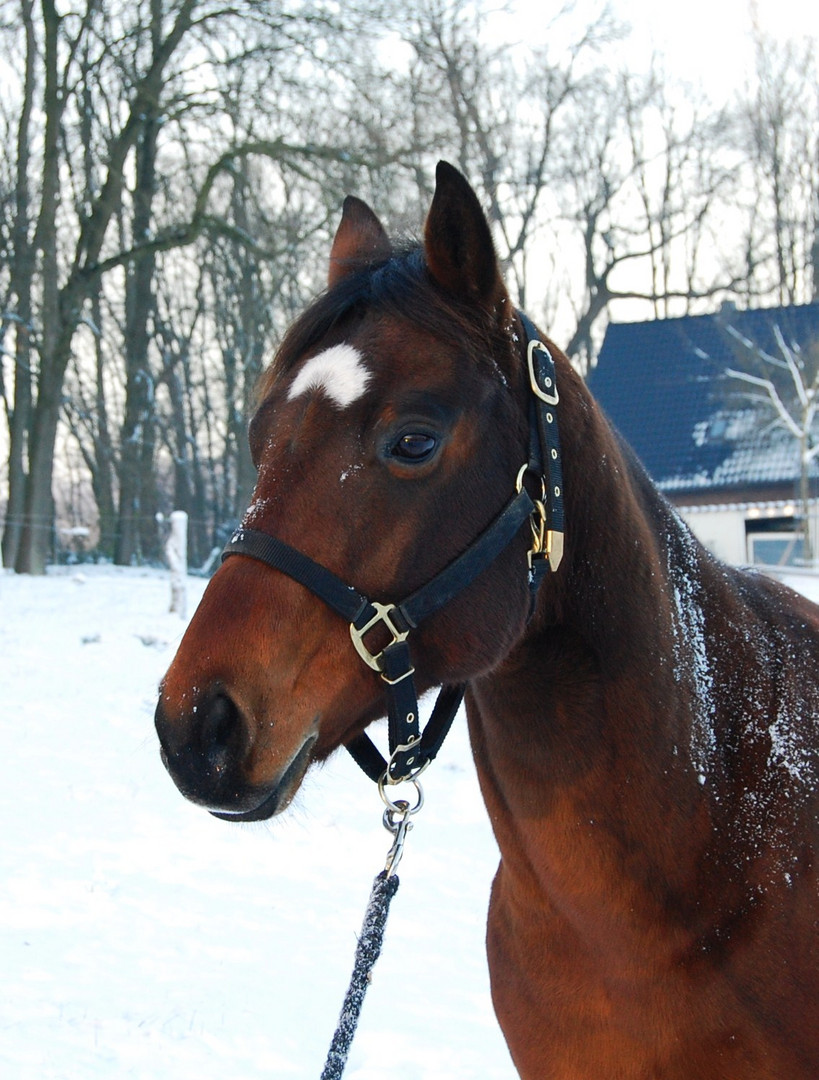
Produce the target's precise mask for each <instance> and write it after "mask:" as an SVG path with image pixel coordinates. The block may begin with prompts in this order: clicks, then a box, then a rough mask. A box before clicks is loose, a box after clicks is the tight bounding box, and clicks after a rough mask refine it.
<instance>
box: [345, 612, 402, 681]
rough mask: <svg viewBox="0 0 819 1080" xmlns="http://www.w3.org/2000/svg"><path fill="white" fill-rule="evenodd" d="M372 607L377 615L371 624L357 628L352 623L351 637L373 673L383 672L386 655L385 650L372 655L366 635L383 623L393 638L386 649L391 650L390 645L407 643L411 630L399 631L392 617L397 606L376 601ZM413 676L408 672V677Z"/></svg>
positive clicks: (356, 649)
mask: <svg viewBox="0 0 819 1080" xmlns="http://www.w3.org/2000/svg"><path fill="white" fill-rule="evenodd" d="M371 604H372V606H373V607H374V608H375V615H373V617H372V618H371V619H370V621H369V622H367V623H365V624H364V626H362V627H361V628H359V627H357V626H356V625H355V623H350V637H351V638H352V639H353V645H355V651H356V652H357V653H358V655H359V656H360V657H361V659H362V660H363V661H364V663H365V664H367V665H368V666H369V667H371V668H372V669H373V671H378V672H379V673H380V672H381V671H382V663H381V658H382V656H383V655H384V649H382V650H381V652H379V653H371V652H370V650H369V649H368V648H367V646H366V645H365V644H364V635H365V634H367V633H369V631H370V630H372V629H374V628H375V627H376V626H378V624H379V623H383V624H384V626H385V628H386V629H387V631H388V632H389V633H390V635H391V636H392V641H390V642H389V644H388V645H385V646H384V648H385V649H387V648H389V646H390V645H395V644H396V643H397V642H399V641H406V640H407V637H408V635H409V630H399V629H398V627H397V626H396V625H395V623H394V622H393V620H392V618H391V616H392V614H393V612H394V611H395V610H396V607H395V604H379V603H378V602H377V601H376V600H372V601H371ZM409 674H412V673H411V672H407V673H406V675H409ZM406 675H402V676H401V679H403V678H406ZM401 679H395V680H393V681H394V682H400V681H401Z"/></svg>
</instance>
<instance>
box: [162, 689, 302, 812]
mask: <svg viewBox="0 0 819 1080" xmlns="http://www.w3.org/2000/svg"><path fill="white" fill-rule="evenodd" d="M154 722H155V724H156V730H157V735H158V736H159V743H160V748H161V751H160V752H161V757H162V761H163V764H164V765H165V768H166V769H167V770H168V772H169V773H170V775H171V778H172V779H173V781H174V783H175V784H176V786H177V787H178V788H179V790H180V791H181V792H182V794H183V795H184V796H185V798H187V799H189V800H190V801H191V802H194V803H197V804H198V805H200V806H204V807H205V808H206V809H207V810H209V811H210V813H211V814H213V816H214V817H218V818H222V819H223V820H225V821H264V820H266V819H267V818H270V817H273V815H274V814H278V813H281V811H282V810H284V809H285V808H286V807H287V806H288V805H289V803H290V801H291V799H292V798H293V795H294V794H295V792H296V789H297V788H298V786H299V784H300V782H301V780H302V778H303V776H304V774H305V772H306V771H307V767H308V766H309V764H310V761H311V755H312V749H313V746H314V744H315V742H316V739H317V738H318V732H317V731H315V730H312V731H310V732H308V733H307V734H306V736H305V737H304V739H303V741H302V742H301V743H300V744H299V745H298V746H297V748H296V750H295V752H294V753H293V754H292V756H291V757H290V758H289V759H288V761H287V762H286V763H285V764H284V766H283V767H282V768H280V769H279V770H278V771H277V773H276V775H275V776H274V777H272V778H271V780H270V781H269V782H267V781H266V782H265V783H263V784H262V783H259V782H258V781H256V780H251V779H250V771H251V763H252V762H251V757H252V750H253V739H252V737H251V733H250V728H249V725H248V723H247V721H246V719H245V717H244V716H243V715H242V713H241V711H240V710H239V708H238V707H237V706H236V704H235V703H234V702H233V700H232V699H231V698H230V696H229V695H228V694H226V693H225V692H224V691H221V690H220V691H217V692H215V693H213V694H211V695H210V696H209V697H207V698H205V699H204V700H200V701H199V702H198V703H197V704H196V705H194V706H193V707H192V709H191V710H190V712H188V713H186V714H184V715H181V716H176V717H173V718H170V717H169V716H168V714H167V713H166V710H165V708H164V707H163V703H162V701H161V700H160V702H159V704H158V705H157V708H156V715H155V717H154Z"/></svg>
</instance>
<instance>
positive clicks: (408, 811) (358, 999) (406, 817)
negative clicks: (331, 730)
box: [321, 773, 424, 1080]
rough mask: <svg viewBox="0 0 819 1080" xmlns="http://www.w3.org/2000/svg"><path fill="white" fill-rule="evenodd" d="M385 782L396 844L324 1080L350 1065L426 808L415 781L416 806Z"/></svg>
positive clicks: (370, 912) (371, 904)
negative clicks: (403, 868)
mask: <svg viewBox="0 0 819 1080" xmlns="http://www.w3.org/2000/svg"><path fill="white" fill-rule="evenodd" d="M385 780H386V773H385V774H384V776H383V777H382V778H381V780H380V781H379V783H378V791H379V794H380V795H381V798H382V800H383V802H384V805H385V807H386V809H385V810H384V817H383V819H382V820H383V824H384V828H385V829H386V830H387V832H391V833H392V835H393V843H392V847H391V848H390V850H389V852H388V853H387V861H386V863H385V865H384V869H383V870H382V871H381V873H380V874H379V875H378V877H377V878H376V879H375V881H374V882H373V887H372V892H371V893H370V899H369V901H368V903H367V910H366V912H365V913H364V923H363V925H362V927H361V937H360V938H359V939H358V944H357V945H356V950H355V963H354V965H353V974H352V977H351V978H350V985H349V987H348V988H347V993H346V995H345V997H344V1004H343V1005H342V1006H341V1015H340V1016H339V1018H338V1026H337V1028H336V1030H335V1034H334V1035H333V1041H332V1042H331V1043H330V1051H329V1053H328V1054H327V1061H326V1062H325V1063H324V1070H323V1072H322V1074H321V1080H341V1074H342V1073H343V1072H344V1068H345V1066H346V1064H347V1055H348V1054H349V1053H350V1046H351V1044H352V1041H353V1036H354V1035H355V1031H356V1028H357V1027H358V1019H359V1017H360V1016H361V1006H362V1005H363V1004H364V995H365V994H366V993H367V987H368V986H369V985H370V979H371V976H372V970H373V968H374V967H375V962H376V960H377V959H378V957H379V956H380V955H381V945H382V943H383V941H384V927H385V926H386V924H387V915H388V914H389V910H390V902H391V901H392V898H393V897H394V896H395V894H396V892H397V891H398V878H397V877H396V876H395V871H396V870H397V869H398V864H399V863H400V862H401V856H402V855H403V853H404V841H405V840H406V838H407V833H408V832H409V831H410V829H412V821H411V820H410V819H411V818H412V816H413V815H414V814H417V813H418V811H419V810H420V809H421V807H422V806H423V805H424V793H423V791H422V789H421V785H420V784H419V783H418V781H417V780H416V779H413V780H410V781H409V783H410V784H412V786H413V787H414V788H415V804H414V805H412V804H410V803H409V802H407V801H406V800H405V799H396V800H394V801H393V800H392V799H391V798H390V797H389V795H388V794H387V792H386V791H385V789H384V784H385Z"/></svg>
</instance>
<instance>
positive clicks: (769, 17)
mask: <svg viewBox="0 0 819 1080" xmlns="http://www.w3.org/2000/svg"><path fill="white" fill-rule="evenodd" d="M575 6H576V18H577V19H578V20H579V21H583V20H585V21H588V20H589V19H590V17H591V13H593V12H596V11H598V10H599V9H600V7H601V4H600V3H599V2H598V0H577V2H576V5H575ZM611 6H612V9H613V11H614V13H615V15H616V16H617V17H618V18H619V19H621V20H623V21H624V22H627V23H629V24H630V25H631V28H632V32H631V34H630V40H629V44H628V46H627V50H628V54H629V55H630V56H633V58H634V63H635V64H636V65H637V64H640V63H641V62H642V61H644V60H647V59H648V58H649V57H650V56H651V54H652V52H656V53H658V54H661V55H663V56H665V57H666V60H667V62H668V67H669V70H670V71H671V72H672V73H673V74H675V75H677V76H679V77H682V78H684V79H686V80H690V81H691V82H693V83H695V84H696V83H699V82H702V83H703V85H704V86H705V87H706V88H708V89H710V90H712V91H714V92H725V93H727V94H729V95H730V93H731V91H732V90H733V89H735V88H738V87H739V86H740V85H741V84H742V80H743V78H744V73H745V71H747V69H748V65H749V63H750V62H751V59H752V44H751V40H752V38H751V32H752V28H753V26H754V25H755V24H756V25H757V26H758V27H759V28H760V29H761V30H762V31H763V33H764V34H767V35H771V36H773V37H780V38H789V37H792V38H795V39H799V38H800V37H813V38H819V5H817V4H815V3H811V2H810V0H685V3H678V4H664V3H658V2H657V0H611ZM513 9H514V11H515V15H514V16H513V17H512V19H511V20H510V22H511V21H514V22H517V21H518V20H520V19H523V20H525V25H527V26H529V27H531V31H532V35H533V36H536V35H537V32H538V29H539V28H540V27H542V26H543V25H544V11H546V10H547V9H546V8H545V6H544V4H543V0H513ZM557 9H558V8H557V5H555V10H557Z"/></svg>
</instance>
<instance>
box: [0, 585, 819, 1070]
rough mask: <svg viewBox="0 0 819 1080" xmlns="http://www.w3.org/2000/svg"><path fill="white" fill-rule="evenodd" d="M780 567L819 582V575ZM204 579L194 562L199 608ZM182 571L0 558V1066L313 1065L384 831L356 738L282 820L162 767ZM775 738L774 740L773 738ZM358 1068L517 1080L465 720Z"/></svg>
mask: <svg viewBox="0 0 819 1080" xmlns="http://www.w3.org/2000/svg"><path fill="white" fill-rule="evenodd" d="M786 580H787V583H788V584H790V585H792V586H793V587H796V588H797V589H799V590H800V591H803V592H805V593H807V594H808V595H811V596H812V597H813V598H814V599H817V600H819V578H806V577H794V578H793V579H786ZM203 587H204V582H202V581H201V580H199V579H195V578H189V579H188V594H189V598H190V602H191V606H193V605H194V604H195V603H196V602H197V601H198V598H199V595H201V591H202V589H203ZM169 599H170V586H169V582H168V579H167V575H165V574H160V573H158V572H153V571H138V570H132V571H123V570H117V569H115V568H110V567H109V568H90V569H85V568H84V569H83V570H82V571H81V572H77V571H73V570H67V571H62V572H58V573H54V574H52V575H49V576H48V577H46V578H26V577H15V576H13V575H8V574H2V573H1V572H0V613H1V614H2V617H1V618H0V687H2V702H3V712H2V719H0V724H2V733H3V734H2V747H3V755H2V763H0V821H2V822H3V843H2V848H0V1075H2V1076H3V1077H4V1078H5V1077H8V1078H10V1080H102V1078H104V1080H111V1078H116V1080H130V1078H134V1080H179V1077H192V1076H196V1077H197V1078H198V1080H217V1078H218V1080H225V1078H229V1080H263V1078H264V1080H269V1078H272V1077H275V1078H287V1077H299V1078H309V1077H316V1078H318V1076H319V1074H320V1072H321V1069H322V1066H323V1064H324V1060H325V1056H326V1054H327V1050H328V1048H329V1045H330V1040H331V1038H332V1034H333V1031H334V1029H335V1026H336V1022H337V1019H338V1015H339V1010H340V1008H341V1004H342V1001H343V998H344V994H345V991H346V989H347V984H348V981H349V978H350V973H351V971H352V964H353V955H354V951H355V943H356V935H357V934H358V933H359V931H360V928H361V924H362V919H363V916H364V910H365V907H366V904H367V899H368V897H369V893H370V888H371V885H372V880H373V878H374V877H375V875H376V874H377V873H378V871H379V870H381V868H382V867H383V865H384V859H385V857H386V853H387V851H388V849H389V847H390V836H389V835H388V834H387V832H385V831H384V829H382V827H381V811H382V806H381V803H380V801H379V799H378V796H377V793H376V790H375V786H374V785H373V784H371V783H370V781H368V780H367V779H366V778H365V777H364V776H363V774H362V773H360V772H359V771H358V769H357V768H356V767H355V766H354V765H353V763H352V762H351V761H350V759H349V758H348V757H347V755H345V754H339V755H337V756H336V757H335V758H334V759H332V760H331V762H330V763H329V764H328V765H327V766H326V767H324V768H323V769H322V770H313V771H312V772H311V773H310V774H308V777H307V780H306V782H305V784H304V787H303V789H302V793H301V795H300V796H299V797H298V799H297V801H296V804H295V806H294V807H291V808H290V809H289V810H288V812H287V813H286V814H285V815H284V816H283V817H282V818H281V819H276V820H275V821H274V822H272V823H259V824H250V825H237V824H228V823H225V822H221V821H217V820H215V819H214V818H212V817H210V816H209V815H208V814H207V813H205V812H204V811H202V810H201V809H198V808H196V807H194V806H192V805H191V804H189V803H187V802H186V801H185V800H184V799H183V798H182V797H181V795H179V794H178V792H177V791H176V789H175V788H174V786H173V784H172V783H171V781H170V779H169V778H168V776H167V775H166V774H165V771H164V769H163V768H162V766H161V764H160V761H159V755H158V753H157V745H156V738H155V735H154V731H153V721H152V717H153V710H154V704H155V698H156V686H157V683H158V680H159V679H160V678H161V676H162V674H163V672H164V670H165V668H166V667H167V665H168V663H169V662H170V659H171V657H172V655H173V651H174V648H175V646H176V643H177V642H178V640H179V638H180V637H181V633H182V629H183V625H184V624H183V622H182V621H181V620H180V619H179V617H178V616H176V615H171V614H169V613H168V610H167V609H168V604H169ZM777 745H778V744H777ZM423 784H424V790H425V795H426V801H425V805H424V808H423V810H422V811H420V812H419V814H418V815H417V816H416V818H415V828H414V829H413V831H412V833H411V835H410V836H409V837H408V839H407V844H406V848H405V854H404V859H403V861H402V863H401V868H400V871H399V877H400V879H401V886H400V888H399V890H398V894H397V896H396V897H395V900H394V901H393V904H392V907H391V911H390V918H389V921H388V923H387V928H386V936H385V942H384V951H383V954H382V956H381V958H380V959H379V961H378V964H377V965H376V968H375V973H374V980H373V984H372V986H371V987H370V989H369V992H368V994H367V997H366V999H365V1001H364V1008H363V1013H362V1019H361V1023H360V1026H359V1029H358V1034H357V1036H356V1038H355V1040H354V1042H353V1046H352V1051H351V1054H350V1059H349V1064H348V1067H347V1070H346V1072H345V1080H376V1078H378V1080H383V1077H384V1076H385V1074H386V1073H391V1072H395V1073H400V1075H401V1077H402V1078H403V1080H462V1078H471V1080H475V1078H481V1080H512V1078H513V1077H514V1076H515V1075H516V1074H515V1071H514V1068H513V1066H512V1064H511V1061H510V1059H509V1056H508V1053H507V1051H506V1048H505V1044H504V1042H503V1038H502V1036H501V1034H500V1031H499V1029H498V1026H497V1023H496V1021H495V1018H494V1014H493V1012H492V1008H491V1004H490V1000H489V989H488V976H487V971H486V960H485V951H484V923H485V913H486V906H487V899H488V895H489V886H490V882H491V878H492V875H493V873H494V869H495V866H496V863H497V851H496V848H495V845H494V841H493V839H492V836H491V833H490V830H489V826H488V823H487V820H486V814H485V810H484V807H483V803H482V801H481V798H480V794H479V791H478V788H477V783H476V780H475V776H474V770H473V767H472V762H471V758H470V754H469V748H468V742H467V737H466V732H465V725H464V723H463V720H462V718H461V720H460V721H459V722H456V725H455V728H454V729H453V732H452V734H451V735H450V737H449V739H448V741H447V743H446V745H445V747H444V749H443V751H442V753H441V755H440V757H439V759H438V761H437V762H435V763H434V764H433V766H432V767H431V768H430V769H429V771H428V772H427V773H426V775H425V777H424V781H423Z"/></svg>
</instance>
